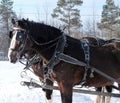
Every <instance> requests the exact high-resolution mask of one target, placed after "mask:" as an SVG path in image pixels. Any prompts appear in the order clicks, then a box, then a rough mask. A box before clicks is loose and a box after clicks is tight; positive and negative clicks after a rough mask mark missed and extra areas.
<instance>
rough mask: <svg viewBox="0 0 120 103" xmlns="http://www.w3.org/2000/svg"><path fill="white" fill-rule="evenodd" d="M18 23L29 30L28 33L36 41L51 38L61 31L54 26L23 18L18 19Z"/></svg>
mask: <svg viewBox="0 0 120 103" xmlns="http://www.w3.org/2000/svg"><path fill="white" fill-rule="evenodd" d="M18 25H19V26H20V27H21V28H23V29H26V30H29V31H28V33H29V34H30V35H31V36H32V37H34V39H35V40H36V41H37V42H39V41H41V42H45V41H49V40H52V39H54V38H57V37H58V36H60V35H61V33H62V31H61V30H60V29H58V28H56V27H53V26H50V25H46V24H44V23H38V22H34V21H29V20H24V19H22V20H19V21H18ZM46 37H47V38H46Z"/></svg>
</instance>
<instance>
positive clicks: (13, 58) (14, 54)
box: [8, 51, 18, 64]
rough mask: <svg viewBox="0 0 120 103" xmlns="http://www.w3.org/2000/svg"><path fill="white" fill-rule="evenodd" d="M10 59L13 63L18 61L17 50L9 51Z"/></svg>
mask: <svg viewBox="0 0 120 103" xmlns="http://www.w3.org/2000/svg"><path fill="white" fill-rule="evenodd" d="M8 59H9V61H10V62H11V63H14V64H15V63H16V62H17V60H18V57H17V52H15V51H8Z"/></svg>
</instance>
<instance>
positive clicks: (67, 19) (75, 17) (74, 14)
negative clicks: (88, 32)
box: [51, 0, 82, 34]
mask: <svg viewBox="0 0 120 103" xmlns="http://www.w3.org/2000/svg"><path fill="white" fill-rule="evenodd" d="M81 4H82V1H81V0H58V2H57V7H56V8H55V9H54V10H53V13H52V14H51V15H52V17H53V18H56V19H58V20H60V21H61V22H62V23H63V25H62V26H63V27H67V28H66V30H67V33H68V34H72V32H75V31H76V30H78V31H80V27H81V26H82V24H81V20H80V10H79V6H80V5H81Z"/></svg>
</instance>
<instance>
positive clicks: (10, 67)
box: [0, 61, 120, 103]
mask: <svg viewBox="0 0 120 103" xmlns="http://www.w3.org/2000/svg"><path fill="white" fill-rule="evenodd" d="M23 68H24V65H22V64H20V63H17V64H12V63H10V62H9V61H0V103H43V93H42V90H41V88H35V89H28V88H27V87H26V86H21V85H20V82H21V81H22V80H23V78H21V76H20V74H21V72H22V70H23ZM35 78H36V77H35ZM36 79H37V78H36ZM94 99H95V95H87V94H81V93H74V94H73V103H93V102H94ZM53 103H61V98H60V93H59V91H54V92H53ZM111 103H120V99H119V98H113V97H112V99H111Z"/></svg>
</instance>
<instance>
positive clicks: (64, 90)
mask: <svg viewBox="0 0 120 103" xmlns="http://www.w3.org/2000/svg"><path fill="white" fill-rule="evenodd" d="M58 86H59V88H60V93H61V99H62V103H72V85H70V84H69V85H68V84H66V83H58Z"/></svg>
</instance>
